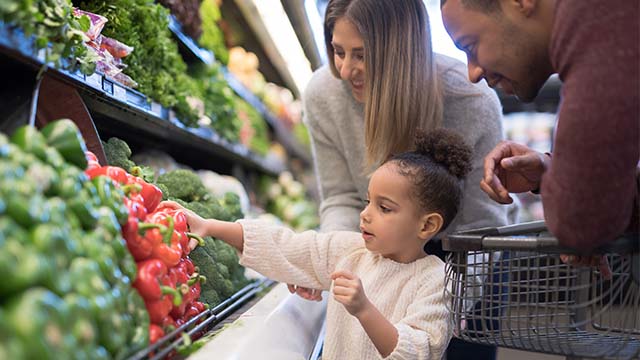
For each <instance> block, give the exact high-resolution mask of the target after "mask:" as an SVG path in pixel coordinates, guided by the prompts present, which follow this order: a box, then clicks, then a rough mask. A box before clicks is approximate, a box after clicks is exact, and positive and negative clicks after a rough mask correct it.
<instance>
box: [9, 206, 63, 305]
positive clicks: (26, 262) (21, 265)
mask: <svg viewBox="0 0 640 360" xmlns="http://www.w3.org/2000/svg"><path fill="white" fill-rule="evenodd" d="M52 270H53V265H52V263H51V260H50V259H49V258H48V257H46V256H44V255H43V254H42V253H41V252H39V251H38V250H37V249H36V248H35V246H34V245H33V244H31V243H30V241H29V235H28V234H27V233H26V232H25V231H24V230H23V229H22V228H21V227H20V226H18V224H16V223H15V221H13V220H12V219H11V218H8V217H0V279H2V281H0V297H4V296H6V295H10V294H12V293H15V292H18V291H20V290H23V289H26V288H28V287H30V286H33V285H36V284H38V283H41V282H42V281H43V280H44V279H45V278H46V275H47V274H49V273H51V272H52Z"/></svg>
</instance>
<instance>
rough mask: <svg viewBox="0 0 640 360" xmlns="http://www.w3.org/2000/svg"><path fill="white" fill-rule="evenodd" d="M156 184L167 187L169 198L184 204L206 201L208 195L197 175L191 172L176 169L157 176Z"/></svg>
mask: <svg viewBox="0 0 640 360" xmlns="http://www.w3.org/2000/svg"><path fill="white" fill-rule="evenodd" d="M156 183H158V184H163V185H164V186H166V187H167V191H168V192H169V195H168V196H169V197H173V198H178V199H181V200H184V201H186V202H191V201H200V200H203V199H204V200H206V198H207V197H208V195H209V194H208V192H207V189H206V188H205V187H204V185H203V184H202V180H200V177H198V174H196V173H194V172H193V171H191V170H185V169H178V170H173V171H170V172H168V173H165V174H162V175H160V176H158V179H156Z"/></svg>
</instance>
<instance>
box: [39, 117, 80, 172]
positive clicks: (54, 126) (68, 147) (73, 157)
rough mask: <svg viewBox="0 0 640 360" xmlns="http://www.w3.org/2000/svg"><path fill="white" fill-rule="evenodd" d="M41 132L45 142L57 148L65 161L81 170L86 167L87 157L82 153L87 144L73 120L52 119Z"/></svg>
mask: <svg viewBox="0 0 640 360" xmlns="http://www.w3.org/2000/svg"><path fill="white" fill-rule="evenodd" d="M41 132H42V135H44V137H45V139H46V143H47V144H48V145H49V146H51V147H53V148H55V149H56V150H58V152H60V155H62V157H63V158H64V159H65V160H67V162H69V163H71V164H73V165H76V166H77V167H79V168H80V169H82V170H84V169H86V168H87V159H86V157H85V155H84V153H85V151H87V146H86V145H85V143H84V140H83V139H82V135H80V131H79V130H78V127H77V126H76V124H74V123H73V121H71V120H69V119H62V120H58V121H54V122H52V123H49V124H47V125H46V126H45V127H44V128H42V131H41Z"/></svg>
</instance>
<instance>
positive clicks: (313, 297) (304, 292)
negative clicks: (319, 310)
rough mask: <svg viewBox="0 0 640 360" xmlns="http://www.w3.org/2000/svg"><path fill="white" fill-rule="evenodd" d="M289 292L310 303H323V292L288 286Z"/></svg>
mask: <svg viewBox="0 0 640 360" xmlns="http://www.w3.org/2000/svg"><path fill="white" fill-rule="evenodd" d="M287 288H288V289H289V292H290V293H292V294H297V295H298V296H300V297H301V298H303V299H305V300H309V301H322V290H318V289H309V288H306V287H302V286H296V285H293V284H287Z"/></svg>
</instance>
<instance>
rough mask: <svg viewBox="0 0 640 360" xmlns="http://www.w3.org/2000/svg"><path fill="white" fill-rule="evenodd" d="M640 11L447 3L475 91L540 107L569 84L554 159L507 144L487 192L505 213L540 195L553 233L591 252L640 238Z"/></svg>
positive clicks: (584, 1)
mask: <svg viewBox="0 0 640 360" xmlns="http://www.w3.org/2000/svg"><path fill="white" fill-rule="evenodd" d="M639 3H640V2H639V1H637V0H607V1H602V0H557V1H556V0H441V6H442V17H443V20H444V24H445V27H446V29H447V32H448V33H449V35H450V36H451V38H452V39H453V41H454V42H455V43H456V45H457V46H458V47H459V48H460V49H462V50H463V51H465V52H466V54H467V58H468V68H469V79H470V80H471V81H472V82H478V81H481V80H482V79H485V80H486V81H487V82H488V83H489V85H490V86H492V87H500V88H501V89H502V90H503V91H504V92H506V93H508V94H513V95H515V96H517V97H518V98H519V99H521V100H522V101H531V100H533V99H534V98H535V97H536V95H537V93H538V91H539V90H540V88H541V87H542V85H543V84H544V83H545V81H546V80H547V78H548V77H549V76H550V75H551V74H553V73H558V75H559V77H560V79H561V80H562V81H563V88H562V93H561V96H562V102H561V105H560V108H559V113H558V121H557V128H556V135H555V140H554V149H553V150H554V151H553V156H551V154H540V153H538V152H535V151H533V150H531V149H529V148H527V147H526V146H523V145H520V144H517V143H514V142H509V141H507V142H502V143H500V144H499V145H497V146H496V147H495V148H494V149H493V150H492V151H491V152H490V153H489V154H488V155H487V156H486V158H485V162H484V165H485V174H484V179H483V180H482V181H481V184H480V186H481V187H482V189H483V190H484V191H485V192H486V193H487V194H488V195H489V196H490V197H491V198H492V199H493V200H495V201H497V202H500V203H505V204H506V203H510V202H511V201H512V199H511V197H510V196H509V192H526V191H534V192H537V191H539V192H540V194H541V196H542V203H543V207H544V214H545V220H546V223H547V226H548V227H549V230H550V231H551V232H552V233H553V234H554V235H556V236H557V237H558V239H559V241H560V244H561V245H564V246H569V247H572V248H576V249H579V250H580V251H582V252H585V253H587V252H589V251H590V250H593V249H594V248H595V247H597V246H600V245H602V244H606V243H608V242H610V241H612V240H614V239H615V238H616V237H617V236H619V235H621V234H622V233H623V232H624V231H625V230H626V229H628V228H629V227H632V230H634V231H638V211H637V209H638V203H637V196H638V194H637V193H638V184H637V179H636V167H637V165H638V160H639V158H640V139H639V138H640V100H639V90H640V79H639V77H640V71H639V68H640V55H639V53H640V50H639V47H640V38H639V35H638V33H639V31H640V25H639V22H638V21H639V20H638V19H640V14H639V11H638V9H639V7H640V5H639ZM632 213H633V215H632Z"/></svg>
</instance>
